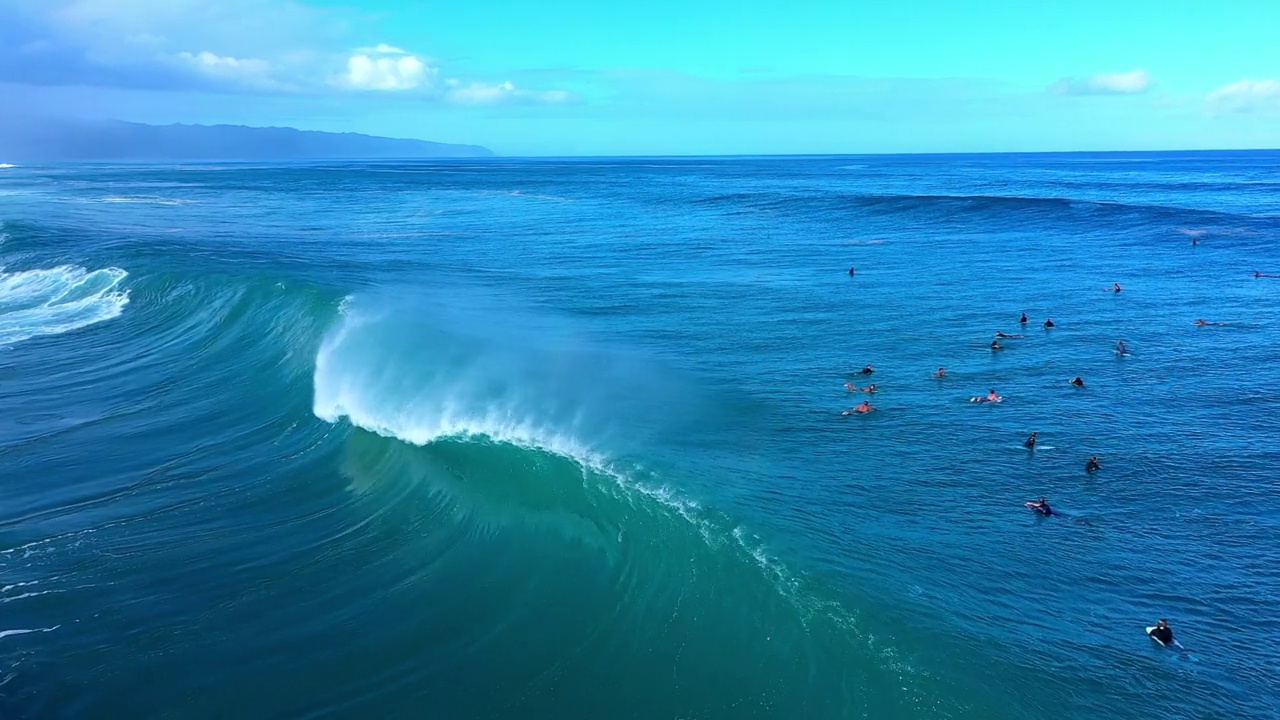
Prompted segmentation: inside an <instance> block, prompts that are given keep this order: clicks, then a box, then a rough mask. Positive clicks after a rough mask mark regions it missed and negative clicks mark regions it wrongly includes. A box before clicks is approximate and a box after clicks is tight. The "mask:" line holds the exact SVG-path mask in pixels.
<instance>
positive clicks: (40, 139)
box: [0, 115, 493, 163]
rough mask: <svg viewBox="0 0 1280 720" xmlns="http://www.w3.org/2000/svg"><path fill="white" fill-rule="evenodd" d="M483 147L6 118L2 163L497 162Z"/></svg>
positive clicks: (277, 130)
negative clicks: (489, 159) (488, 159)
mask: <svg viewBox="0 0 1280 720" xmlns="http://www.w3.org/2000/svg"><path fill="white" fill-rule="evenodd" d="M492 155H493V153H492V152H491V151H490V150H488V149H487V148H483V147H480V146H478V145H449V144H445V143H436V142H427V141H425V140H397V139H394V138H384V137H374V136H372V135H357V134H355V133H326V132H314V131H309V130H296V129H294V128H282V127H265V128H260V127H244V126H240V125H144V124H141V123H131V122H120V121H85V120H50V119H33V118H16V117H4V116H2V115H0V162H18V163H22V162H27V163H30V162H59V161H82V162H103V161H108V162H109V161H157V162H166V161H179V160H184V161H185V160H341V159H348V160H350V159H378V158H383V159H385V158H428V157H491V156H492Z"/></svg>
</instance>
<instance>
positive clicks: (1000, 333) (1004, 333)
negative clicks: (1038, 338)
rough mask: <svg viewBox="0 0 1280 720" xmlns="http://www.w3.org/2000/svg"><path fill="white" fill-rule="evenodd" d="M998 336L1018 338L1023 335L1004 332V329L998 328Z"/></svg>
mask: <svg viewBox="0 0 1280 720" xmlns="http://www.w3.org/2000/svg"><path fill="white" fill-rule="evenodd" d="M996 337H998V338H1010V339H1017V338H1020V337H1022V336H1021V335H1010V334H1009V333H1007V332H1004V331H1003V330H997V331H996Z"/></svg>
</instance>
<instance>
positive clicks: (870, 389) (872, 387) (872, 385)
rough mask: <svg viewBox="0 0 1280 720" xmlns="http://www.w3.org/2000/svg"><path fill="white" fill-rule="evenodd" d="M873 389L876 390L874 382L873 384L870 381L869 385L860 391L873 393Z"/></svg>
mask: <svg viewBox="0 0 1280 720" xmlns="http://www.w3.org/2000/svg"><path fill="white" fill-rule="evenodd" d="M875 391H876V384H875V383H871V384H870V385H868V386H866V387H864V388H862V392H864V393H873V392H875Z"/></svg>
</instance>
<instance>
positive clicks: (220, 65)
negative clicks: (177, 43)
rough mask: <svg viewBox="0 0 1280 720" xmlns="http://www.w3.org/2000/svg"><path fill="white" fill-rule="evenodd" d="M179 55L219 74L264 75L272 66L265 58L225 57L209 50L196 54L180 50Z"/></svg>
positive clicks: (204, 69)
mask: <svg viewBox="0 0 1280 720" xmlns="http://www.w3.org/2000/svg"><path fill="white" fill-rule="evenodd" d="M178 57H179V58H181V59H182V60H183V61H185V62H187V63H189V64H190V65H192V66H194V67H196V68H197V69H200V70H203V71H205V72H208V73H212V74H218V75H242V74H243V75H263V74H265V73H266V72H267V71H268V70H269V69H270V67H271V66H270V65H269V64H268V63H267V62H266V61H265V60H255V59H241V58H233V57H230V56H226V57H224V56H221V55H214V54H213V53H211V52H209V51H207V50H203V51H201V52H199V53H196V54H194V55H193V54H191V53H189V52H180V53H178Z"/></svg>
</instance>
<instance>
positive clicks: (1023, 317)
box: [1018, 313, 1027, 325]
mask: <svg viewBox="0 0 1280 720" xmlns="http://www.w3.org/2000/svg"><path fill="white" fill-rule="evenodd" d="M1018 322H1020V323H1022V324H1023V325H1026V324H1027V314H1026V313H1022V318H1021V319H1020V320H1018Z"/></svg>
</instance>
